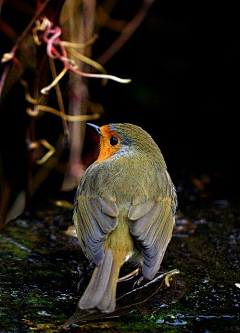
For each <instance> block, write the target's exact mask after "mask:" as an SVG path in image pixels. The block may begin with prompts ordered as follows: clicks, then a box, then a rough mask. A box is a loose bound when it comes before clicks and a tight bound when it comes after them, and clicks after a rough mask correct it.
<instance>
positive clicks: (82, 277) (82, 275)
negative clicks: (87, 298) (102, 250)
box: [77, 262, 95, 291]
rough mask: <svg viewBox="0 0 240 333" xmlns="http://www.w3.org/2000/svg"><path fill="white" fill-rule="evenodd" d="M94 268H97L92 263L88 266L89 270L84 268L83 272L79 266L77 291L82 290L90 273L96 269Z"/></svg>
mask: <svg viewBox="0 0 240 333" xmlns="http://www.w3.org/2000/svg"><path fill="white" fill-rule="evenodd" d="M94 266H95V264H94V262H90V264H89V265H88V266H87V268H84V269H83V270H81V269H80V267H79V265H78V266H77V271H78V275H79V282H78V284H77V291H79V290H80V288H81V286H82V284H83V283H84V282H85V280H86V278H87V276H88V275H89V272H90V271H91V270H92V269H93V268H94Z"/></svg>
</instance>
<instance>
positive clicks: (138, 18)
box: [97, 0, 154, 65]
mask: <svg viewBox="0 0 240 333" xmlns="http://www.w3.org/2000/svg"><path fill="white" fill-rule="evenodd" d="M153 3H154V0H144V1H143V3H142V6H141V8H140V9H139V11H138V12H137V14H136V15H135V16H134V17H133V19H132V20H131V21H130V22H129V23H128V24H126V26H125V27H124V28H123V30H122V33H121V35H120V36H119V37H118V38H117V39H116V40H115V42H114V43H113V44H112V45H111V46H110V47H109V48H108V49H107V50H106V51H105V52H104V53H103V54H102V55H101V56H100V57H99V58H98V59H97V62H99V63H100V64H102V65H104V64H106V62H108V60H109V59H110V58H112V57H113V56H114V55H115V54H116V53H117V52H118V51H119V50H120V49H121V48H122V46H123V45H124V44H125V43H126V42H127V41H128V39H129V38H130V37H131V36H132V35H133V34H134V32H135V31H136V30H137V28H138V27H139V25H140V24H141V23H142V21H143V20H144V19H145V17H146V16H147V13H148V11H149V8H150V7H151V6H152V4H153Z"/></svg>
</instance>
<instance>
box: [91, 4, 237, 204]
mask: <svg viewBox="0 0 240 333" xmlns="http://www.w3.org/2000/svg"><path fill="white" fill-rule="evenodd" d="M121 3H122V5H123V4H124V3H125V8H126V1H122V2H121ZM123 7H124V5H123ZM119 12H121V11H120V10H119ZM119 12H118V13H119ZM115 13H117V8H116V12H115ZM119 16H120V15H119ZM120 17H121V16H120ZM239 25H240V23H239V19H238V17H237V11H236V8H234V6H233V7H231V6H230V5H229V4H228V5H226V3H223V4H220V3H218V4H217V5H214V4H211V3H208V4H204V3H202V2H201V4H200V3H199V4H198V5H197V4H192V5H189V3H186V2H178V3H176V2H173V1H168V2H167V3H166V2H165V1H164V2H163V1H156V2H155V3H154V4H153V6H152V7H151V9H150V12H149V14H148V16H147V18H146V20H145V21H144V22H143V24H142V25H141V26H140V27H139V29H138V30H137V32H136V33H135V34H134V36H133V37H132V38H131V39H130V40H129V41H128V43H127V44H126V45H125V46H124V47H123V48H122V49H121V51H120V52H119V53H118V54H117V55H116V56H115V57H114V58H113V59H111V60H110V61H109V63H108V64H107V66H106V68H107V70H108V72H109V73H111V74H114V75H119V76H121V77H130V78H131V79H132V83H130V84H128V85H121V84H116V83H113V82H109V84H108V85H107V87H105V88H104V89H103V90H102V91H98V96H97V97H98V99H100V100H102V104H103V105H104V108H105V112H106V119H101V120H100V121H99V124H104V123H108V122H131V123H134V124H137V125H139V126H141V127H143V128H144V129H145V130H147V131H148V132H149V133H150V134H151V135H152V137H153V138H154V139H155V140H156V142H157V143H158V145H159V147H160V149H161V150H162V153H163V155H164V157H165V159H166V162H167V165H168V168H169V171H170V173H171V174H172V176H173V177H174V178H175V179H176V180H175V181H176V182H177V184H183V185H186V182H187V183H188V182H189V179H192V178H197V179H202V178H204V177H206V176H207V177H208V178H209V183H208V184H206V185H205V187H206V188H205V189H204V190H203V192H206V193H205V194H204V193H203V196H206V197H209V196H210V197H213V198H216V199H226V198H236V197H239V189H238V170H239V168H238V164H237V162H238V150H239V149H238V142H239V139H238V137H239V125H238V113H239V83H238V82H239V74H240V65H239V59H240V57H239V55H240V42H239V31H240V29H239ZM100 37H101V35H100ZM106 40H107V39H106ZM96 53H97V52H96ZM200 192H201V191H200ZM181 195H184V193H182V194H181Z"/></svg>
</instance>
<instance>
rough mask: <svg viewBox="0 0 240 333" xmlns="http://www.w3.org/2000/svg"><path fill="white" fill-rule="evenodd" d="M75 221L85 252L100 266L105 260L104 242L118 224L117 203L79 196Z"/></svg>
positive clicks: (74, 215)
mask: <svg viewBox="0 0 240 333" xmlns="http://www.w3.org/2000/svg"><path fill="white" fill-rule="evenodd" d="M73 220H74V224H75V227H76V231H77V235H78V239H79V242H80V245H81V247H82V249H83V251H84V252H85V254H86V255H87V256H88V257H90V259H91V260H93V262H94V263H95V264H96V265H100V264H101V261H102V259H103V241H104V240H105V239H106V238H107V236H108V234H109V233H110V232H111V231H112V230H113V229H115V227H116V225H117V223H118V207H117V205H116V203H115V202H113V201H110V200H105V199H102V198H89V197H87V196H85V195H78V196H77V197H76V201H75V209H74V213H73Z"/></svg>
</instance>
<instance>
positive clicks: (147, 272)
mask: <svg viewBox="0 0 240 333" xmlns="http://www.w3.org/2000/svg"><path fill="white" fill-rule="evenodd" d="M158 181H159V188H160V192H161V194H160V196H159V197H156V198H155V199H148V200H146V201H145V202H143V203H140V204H137V205H132V206H131V208H130V210H129V213H128V218H129V220H130V221H129V228H130V232H131V234H132V235H133V236H134V237H135V239H136V241H137V243H138V246H139V248H140V250H141V252H142V255H143V267H142V274H143V276H145V277H146V278H148V279H149V280H151V279H152V278H153V277H154V276H155V274H156V273H157V271H158V269H159V267H160V264H161V262H162V259H163V256H164V254H165V251H166V248H167V246H168V243H169V242H170V240H171V237H172V231H173V227H174V223H175V218H174V214H175V211H176V206H177V197H176V192H175V188H174V185H173V184H172V182H171V179H170V177H169V175H168V173H167V171H163V172H161V173H160V174H159V178H158ZM162 184H166V185H164V186H163V185H162Z"/></svg>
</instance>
